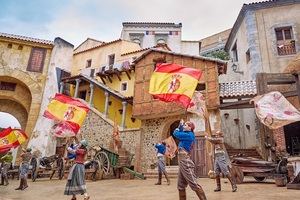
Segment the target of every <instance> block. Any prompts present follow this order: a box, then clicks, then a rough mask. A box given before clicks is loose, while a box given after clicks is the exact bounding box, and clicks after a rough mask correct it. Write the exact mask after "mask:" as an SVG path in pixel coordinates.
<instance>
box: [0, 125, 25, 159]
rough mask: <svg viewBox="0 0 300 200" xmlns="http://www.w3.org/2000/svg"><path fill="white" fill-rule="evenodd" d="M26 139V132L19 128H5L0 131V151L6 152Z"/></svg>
mask: <svg viewBox="0 0 300 200" xmlns="http://www.w3.org/2000/svg"><path fill="white" fill-rule="evenodd" d="M27 139H28V136H27V135H26V133H25V132H24V131H22V130H20V129H12V128H10V127H9V128H6V129H4V130H2V131H1V132H0V153H6V152H8V151H9V150H10V149H12V148H16V147H18V146H19V145H21V144H23V143H24V142H25V141H26V140H27Z"/></svg>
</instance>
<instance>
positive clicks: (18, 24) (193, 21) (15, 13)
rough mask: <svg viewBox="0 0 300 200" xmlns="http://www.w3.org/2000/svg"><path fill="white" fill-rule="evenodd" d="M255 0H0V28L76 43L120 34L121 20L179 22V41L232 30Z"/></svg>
mask: <svg viewBox="0 0 300 200" xmlns="http://www.w3.org/2000/svg"><path fill="white" fill-rule="evenodd" d="M255 1H257V0H147V1H146V0H109V1H104V0H0V7H1V12H0V32H5V33H14V34H19V35H26V36H31V37H37V38H41V39H49V40H54V38H55V37H58V36H59V37H62V38H64V39H65V40H67V41H69V42H70V43H72V44H74V45H75V46H77V45H78V44H80V43H81V42H83V41H84V40H85V39H86V38H87V37H91V38H95V39H98V40H103V41H109V40H114V39H117V38H119V37H120V33H121V28H122V22H124V21H138V22H140V21H146V22H150V21H151V22H175V23H179V22H182V23H183V35H182V37H183V39H185V40H199V39H202V38H204V37H207V36H209V35H212V34H214V33H217V32H220V31H223V30H225V29H228V28H231V27H232V25H233V23H234V22H235V20H236V17H237V15H238V12H239V11H240V9H241V7H242V5H243V3H249V2H255Z"/></svg>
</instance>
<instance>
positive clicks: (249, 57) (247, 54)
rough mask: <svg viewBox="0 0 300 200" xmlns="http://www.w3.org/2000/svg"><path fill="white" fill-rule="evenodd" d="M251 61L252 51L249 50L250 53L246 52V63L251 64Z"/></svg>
mask: <svg viewBox="0 0 300 200" xmlns="http://www.w3.org/2000/svg"><path fill="white" fill-rule="evenodd" d="M250 60H251V55H250V49H248V51H246V62H247V63H249V62H250Z"/></svg>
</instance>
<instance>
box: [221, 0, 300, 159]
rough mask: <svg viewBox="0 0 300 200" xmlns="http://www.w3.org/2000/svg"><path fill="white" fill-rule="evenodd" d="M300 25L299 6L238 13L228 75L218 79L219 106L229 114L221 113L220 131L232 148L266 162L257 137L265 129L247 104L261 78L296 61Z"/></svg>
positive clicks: (279, 2)
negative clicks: (254, 153) (252, 152)
mask: <svg viewBox="0 0 300 200" xmlns="http://www.w3.org/2000/svg"><path fill="white" fill-rule="evenodd" d="M299 24H300V1H299V0H296V1H294V0H275V1H264V2H257V3H250V4H244V5H243V7H242V9H241V10H240V13H239V15H238V17H237V19H236V21H235V23H234V26H233V28H232V29H231V32H230V35H229V38H228V40H227V43H226V45H225V50H226V51H227V52H229V53H230V56H231V61H230V62H229V63H228V70H227V74H226V75H223V76H220V82H221V83H222V87H223V88H222V89H221V94H220V95H221V100H222V101H223V100H224V101H227V104H226V105H225V104H224V105H221V108H222V109H226V110H223V111H222V112H221V116H222V121H223V122H224V123H222V129H223V130H224V132H225V134H226V135H227V137H226V138H225V140H226V143H227V144H229V146H231V147H233V148H236V149H252V148H255V149H257V150H258V151H259V152H260V154H261V155H263V157H264V158H267V157H268V156H267V155H266V154H265V153H264V152H265V151H268V150H266V149H265V143H268V141H267V138H263V137H265V136H263V135H261V133H260V131H259V130H260V126H261V125H260V123H259V122H258V121H257V119H256V117H255V113H254V109H253V106H252V105H250V104H249V98H251V97H253V96H255V95H256V94H257V88H256V84H259V83H258V82H257V83H256V78H257V74H258V73H282V72H284V69H285V67H286V66H287V64H288V63H289V62H290V61H291V60H292V59H294V58H295V56H296V54H297V53H298V52H299V50H300V35H299V33H300V26H299ZM222 95H224V96H222ZM236 100H239V103H238V104H239V106H237V103H235V102H234V101H236ZM228 102H229V103H228ZM266 137H267V136H266ZM268 137H269V136H268ZM232 138H237V140H232ZM266 156H267V157H266ZM269 159H270V158H269Z"/></svg>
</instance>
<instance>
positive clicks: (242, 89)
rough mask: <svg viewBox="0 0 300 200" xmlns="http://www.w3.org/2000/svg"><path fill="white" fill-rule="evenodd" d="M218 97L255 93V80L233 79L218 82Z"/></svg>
mask: <svg viewBox="0 0 300 200" xmlns="http://www.w3.org/2000/svg"><path fill="white" fill-rule="evenodd" d="M219 86H220V97H221V98H226V97H227V98H228V97H243V96H254V95H256V94H257V90H256V82H255V81H235V82H228V83H220V84H219Z"/></svg>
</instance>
